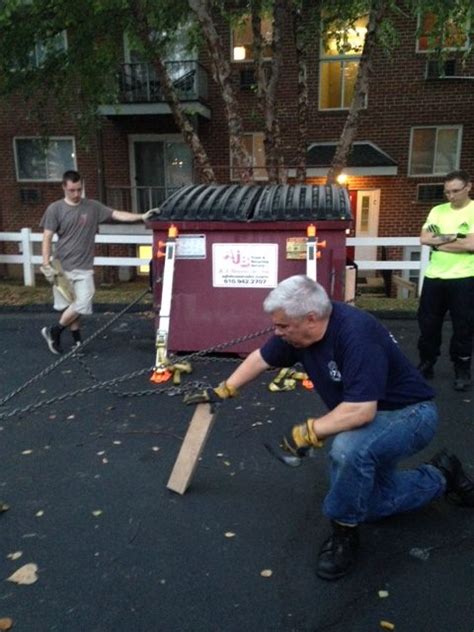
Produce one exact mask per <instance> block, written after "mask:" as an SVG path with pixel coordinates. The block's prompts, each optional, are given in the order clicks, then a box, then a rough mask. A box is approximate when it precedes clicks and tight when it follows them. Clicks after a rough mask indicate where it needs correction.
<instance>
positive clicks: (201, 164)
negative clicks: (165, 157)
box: [154, 57, 216, 184]
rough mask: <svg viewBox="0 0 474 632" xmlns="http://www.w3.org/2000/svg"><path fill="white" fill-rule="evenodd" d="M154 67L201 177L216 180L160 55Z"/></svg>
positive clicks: (207, 180) (209, 181)
mask: <svg viewBox="0 0 474 632" xmlns="http://www.w3.org/2000/svg"><path fill="white" fill-rule="evenodd" d="M154 67H155V68H156V70H157V72H158V75H159V77H160V81H161V88H162V90H163V94H164V95H165V98H166V101H167V102H168V104H169V106H170V108H171V112H172V113H173V116H174V120H175V122H176V125H177V126H178V128H179V129H180V131H181V133H182V135H183V138H184V140H185V142H186V143H187V144H188V145H189V147H191V150H192V152H193V156H194V160H195V163H196V166H197V168H198V169H199V172H200V175H201V179H202V180H203V181H204V182H205V183H206V184H211V183H214V182H216V176H215V174H214V170H213V168H212V166H211V163H210V162H209V157H208V155H207V152H206V150H205V149H204V146H203V144H202V143H201V140H200V138H199V136H198V135H197V133H196V130H195V129H194V126H193V125H192V124H191V121H190V120H189V118H188V117H187V116H186V114H185V113H184V112H183V109H182V105H181V102H180V100H179V97H178V95H177V94H176V90H175V89H174V85H173V82H172V81H171V79H170V76H169V74H168V70H167V69H166V64H165V63H164V62H163V60H162V59H161V58H160V57H155V60H154Z"/></svg>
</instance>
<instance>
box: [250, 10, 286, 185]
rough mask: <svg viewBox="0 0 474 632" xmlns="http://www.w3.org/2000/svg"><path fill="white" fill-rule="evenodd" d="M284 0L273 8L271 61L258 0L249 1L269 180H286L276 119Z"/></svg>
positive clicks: (258, 98) (273, 181)
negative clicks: (265, 57)
mask: <svg viewBox="0 0 474 632" xmlns="http://www.w3.org/2000/svg"><path fill="white" fill-rule="evenodd" d="M285 6H286V3H285V2H284V0H275V3H274V9H273V37H272V61H271V63H269V62H265V60H264V48H263V41H262V32H261V13H262V2H261V0H255V1H254V2H253V3H252V11H251V20H252V35H253V56H254V63H255V70H256V71H255V74H256V79H257V103H258V107H259V109H260V112H261V113H262V116H263V120H264V146H265V163H266V168H267V174H268V180H269V182H272V183H276V182H280V183H285V182H286V180H287V174H286V168H285V165H284V157H283V154H282V151H281V130H280V124H279V118H278V104H277V95H276V91H277V87H278V81H279V78H280V74H281V68H282V65H283V47H282V31H283V27H284V23H285V15H286V12H285Z"/></svg>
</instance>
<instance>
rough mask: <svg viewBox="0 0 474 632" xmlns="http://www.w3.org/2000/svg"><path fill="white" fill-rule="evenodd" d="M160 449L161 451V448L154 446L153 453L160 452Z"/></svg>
mask: <svg viewBox="0 0 474 632" xmlns="http://www.w3.org/2000/svg"><path fill="white" fill-rule="evenodd" d="M159 449H160V448H159V447H158V446H157V445H154V446H153V447H152V450H153V452H158V450H159Z"/></svg>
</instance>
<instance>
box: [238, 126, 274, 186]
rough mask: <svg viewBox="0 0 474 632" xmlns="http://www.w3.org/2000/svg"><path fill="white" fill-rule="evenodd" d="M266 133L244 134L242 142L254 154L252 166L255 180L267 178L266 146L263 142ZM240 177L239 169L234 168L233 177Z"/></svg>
mask: <svg viewBox="0 0 474 632" xmlns="http://www.w3.org/2000/svg"><path fill="white" fill-rule="evenodd" d="M263 139H264V135H263V133H261V132H255V133H252V134H243V135H242V142H243V144H244V146H245V148H246V149H247V151H248V152H249V154H250V155H251V156H252V167H253V174H254V178H255V180H266V179H267V178H268V173H267V170H266V168H265V146H264V144H263ZM238 178H239V174H238V171H237V170H236V169H233V170H232V179H233V180H237V179H238Z"/></svg>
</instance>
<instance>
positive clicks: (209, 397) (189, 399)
mask: <svg viewBox="0 0 474 632" xmlns="http://www.w3.org/2000/svg"><path fill="white" fill-rule="evenodd" d="M238 394H239V392H238V390H237V389H236V388H235V387H234V386H230V385H229V384H227V382H221V383H220V384H219V386H216V388H204V389H202V390H201V391H195V392H194V393H188V394H186V395H185V396H184V399H183V402H184V403H185V404H186V405H189V404H205V403H211V404H215V403H218V402H222V401H223V400H224V399H228V398H229V397H235V396H236V395H238Z"/></svg>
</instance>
